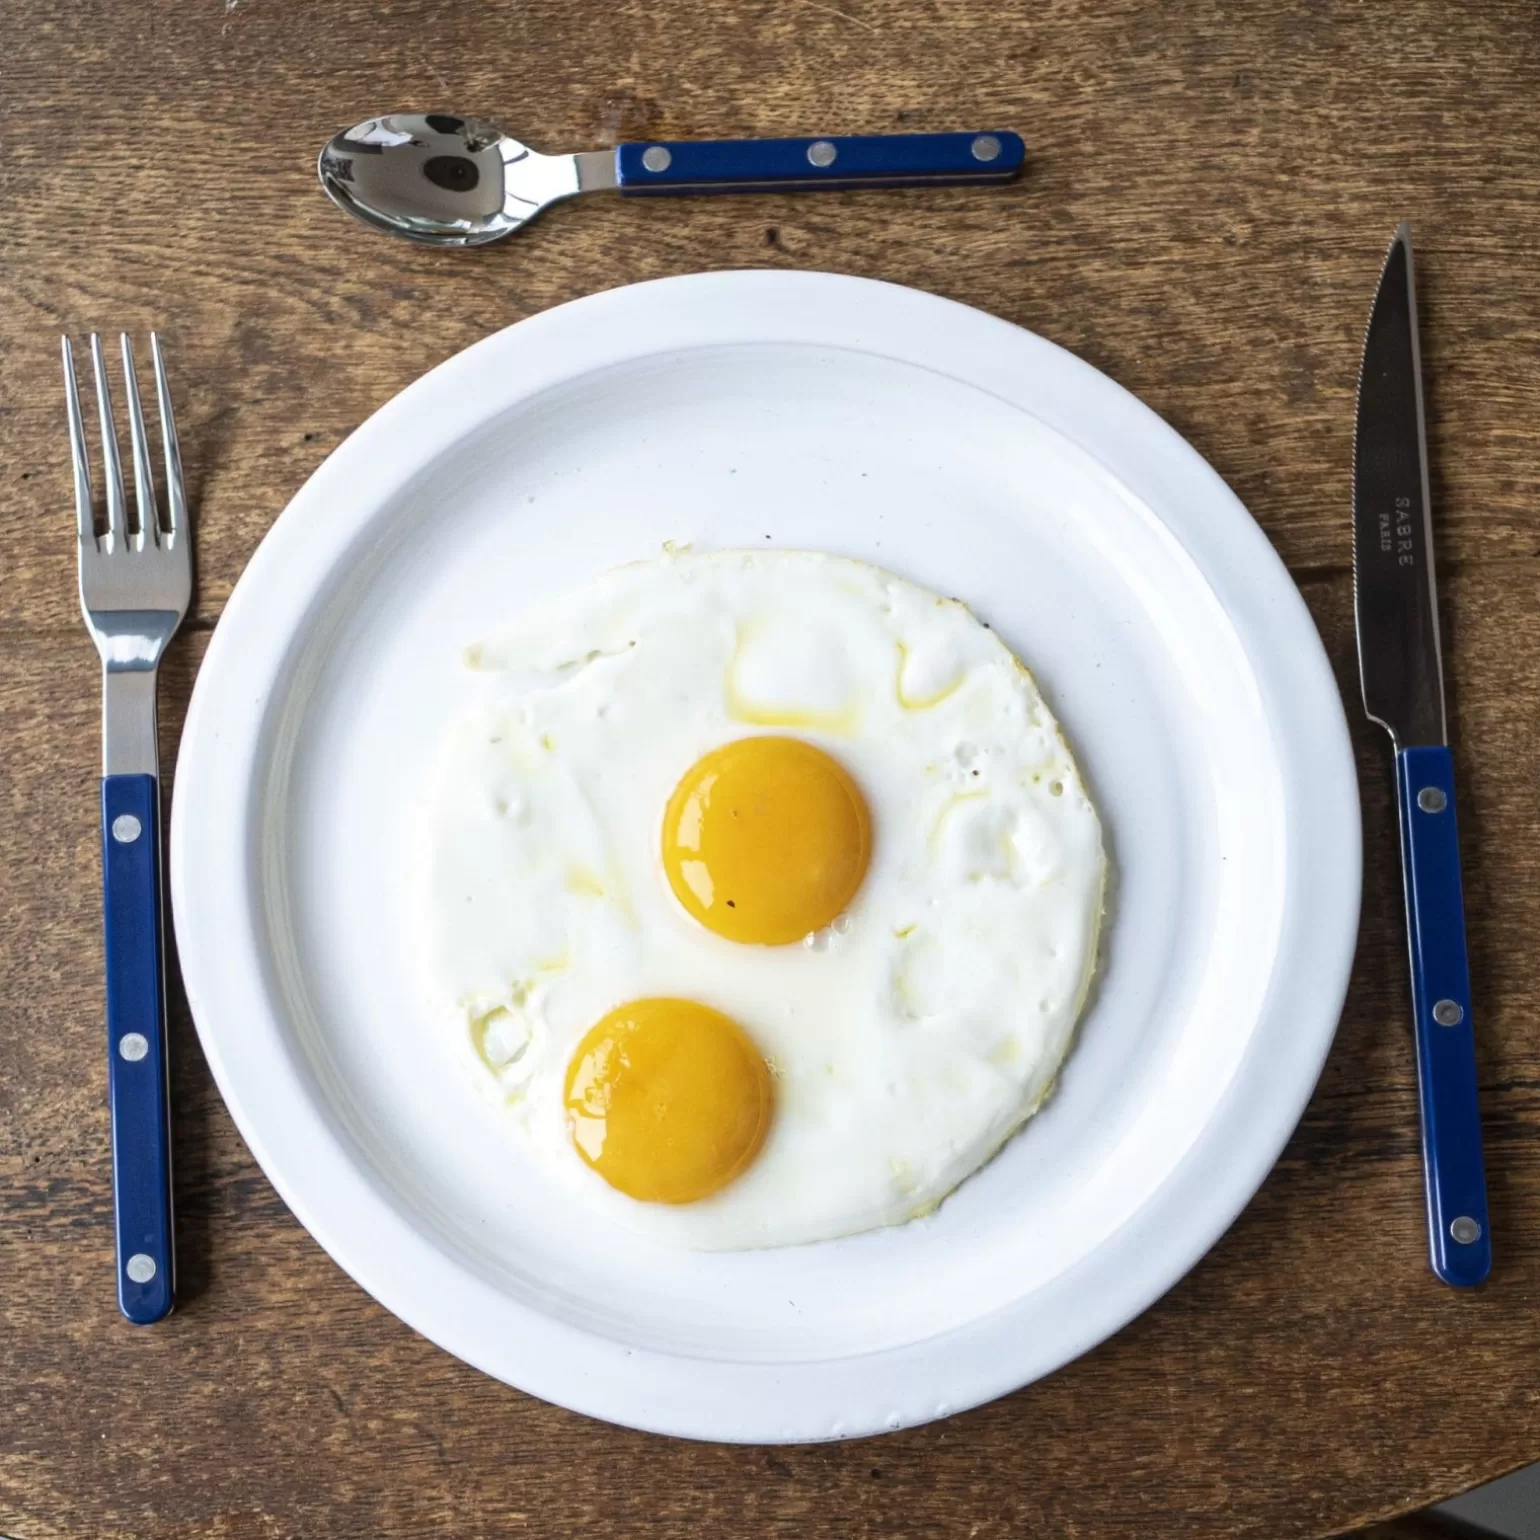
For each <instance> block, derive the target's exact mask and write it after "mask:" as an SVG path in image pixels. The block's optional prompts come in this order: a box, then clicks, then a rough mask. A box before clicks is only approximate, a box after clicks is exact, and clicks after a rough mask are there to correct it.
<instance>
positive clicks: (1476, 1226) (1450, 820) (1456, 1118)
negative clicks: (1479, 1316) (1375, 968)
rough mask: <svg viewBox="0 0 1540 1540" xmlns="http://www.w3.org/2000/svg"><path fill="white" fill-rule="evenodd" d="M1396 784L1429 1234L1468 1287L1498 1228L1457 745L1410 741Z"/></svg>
mask: <svg viewBox="0 0 1540 1540" xmlns="http://www.w3.org/2000/svg"><path fill="white" fill-rule="evenodd" d="M1396 792H1397V797H1398V800H1399V803H1400V812H1401V866H1402V873H1403V876H1404V878H1405V882H1406V922H1407V932H1408V936H1409V938H1410V943H1411V954H1412V1003H1413V1008H1414V1010H1415V1012H1416V1018H1415V1019H1416V1032H1417V1084H1418V1092H1419V1096H1420V1098H1421V1102H1422V1161H1423V1172H1424V1176H1425V1179H1426V1183H1427V1195H1428V1243H1429V1248H1430V1251H1431V1260H1432V1265H1433V1271H1434V1272H1435V1273H1436V1274H1437V1275H1438V1276H1439V1277H1440V1278H1442V1279H1443V1281H1444V1282H1445V1283H1450V1284H1454V1285H1456V1286H1457V1287H1462V1288H1469V1287H1471V1286H1472V1285H1474V1284H1478V1283H1481V1282H1482V1281H1483V1280H1485V1278H1486V1276H1487V1274H1488V1273H1490V1272H1491V1270H1492V1236H1491V1225H1490V1222H1489V1220H1488V1217H1487V1193H1486V1170H1485V1167H1484V1165H1483V1163H1482V1158H1481V1116H1480V1111H1479V1109H1478V1107H1477V1105H1476V1039H1475V1033H1474V1031H1473V1030H1472V1026H1471V1009H1470V968H1469V965H1468V963H1467V961H1466V955H1465V901H1464V898H1463V897H1462V894H1461V889H1460V840H1459V831H1458V829H1457V827H1456V825H1455V814H1454V760H1453V758H1452V756H1451V755H1450V753H1449V750H1448V749H1447V748H1442V747H1440V748H1412V749H1403V750H1402V751H1401V752H1400V753H1399V754H1398V755H1397V756H1396Z"/></svg>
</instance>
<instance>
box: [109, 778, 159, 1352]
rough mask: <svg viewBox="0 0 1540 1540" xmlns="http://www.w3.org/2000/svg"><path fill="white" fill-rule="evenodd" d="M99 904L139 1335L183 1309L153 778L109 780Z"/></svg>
mask: <svg viewBox="0 0 1540 1540" xmlns="http://www.w3.org/2000/svg"><path fill="white" fill-rule="evenodd" d="M102 900H103V910H104V913H105V918H106V942H107V1098H108V1102H109V1104H110V1106H111V1108H112V1199H113V1211H114V1223H115V1228H116V1233H117V1259H118V1308H119V1309H120V1310H121V1311H122V1312H123V1314H124V1315H125V1316H127V1317H128V1319H129V1320H130V1321H133V1322H134V1323H135V1324H136V1325H139V1326H149V1325H151V1324H152V1323H153V1322H155V1321H159V1320H162V1319H163V1318H164V1317H165V1316H167V1315H169V1314H170V1313H171V1307H172V1305H173V1304H175V1302H176V1263H175V1256H174V1252H173V1249H172V1248H173V1230H172V1219H171V1116H170V1094H169V1090H168V1085H167V1058H166V993H165V983H164V967H163V962H162V955H161V901H160V785H159V782H158V781H157V780H156V779H155V777H154V776H153V775H109V776H108V777H107V778H106V779H105V780H104V781H103V782H102Z"/></svg>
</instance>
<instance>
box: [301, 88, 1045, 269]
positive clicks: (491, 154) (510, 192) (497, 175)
mask: <svg viewBox="0 0 1540 1540" xmlns="http://www.w3.org/2000/svg"><path fill="white" fill-rule="evenodd" d="M1026 153H1027V152H1026V147H1025V146H1024V145H1023V144H1022V142H1021V136H1020V135H1019V134H1012V133H1007V132H1004V131H995V132H992V133H973V134H861V135H855V136H852V137H847V138H843V139H836V138H830V139H695V140H686V141H683V142H671V143H662V142H651V143H640V144H622V145H618V146H617V147H616V148H615V149H613V150H581V151H579V152H578V153H577V154H576V155H541V154H539V153H538V152H537V151H535V150H532V149H530V148H529V147H528V146H527V145H523V144H520V143H519V141H518V140H517V139H510V138H509V137H508V136H507V135H506V134H505V133H503V132H502V130H501V129H499V128H497V127H496V126H495V125H494V124H491V123H486V122H483V121H481V120H479V119H476V118H460V117H455V116H453V115H452V114H449V113H442V112H426V113H416V112H397V113H392V114H391V115H390V116H389V117H384V118H368V119H366V120H365V121H364V122H362V123H359V124H357V125H356V126H355V127H353V128H349V129H344V130H343V132H342V133H340V134H338V135H336V137H335V138H333V139H332V141H331V143H330V144H328V145H327V146H326V148H325V149H324V150H322V151H321V159H320V164H319V165H318V167H317V170H318V172H319V174H320V177H321V186H322V187H324V188H325V189H326V192H327V195H328V196H329V197H330V198H331V200H332V201H333V202H334V203H336V204H337V205H338V206H339V207H341V208H344V209H346V210H347V211H348V213H350V214H352V215H353V216H354V217H355V218H357V219H361V220H363V222H364V223H365V224H366V225H370V226H372V227H373V228H374V229H376V230H384V231H386V232H388V233H389V234H391V235H404V236H405V237H406V238H407V239H408V240H413V241H422V242H424V243H425V244H427V245H430V246H484V245H486V244H487V243H488V242H489V241H500V240H502V239H503V237H504V236H508V235H512V234H513V232H514V231H515V230H517V229H518V228H519V227H520V226H521V225H524V224H526V223H528V222H529V221H530V220H531V219H533V218H534V217H535V215H536V214H538V213H539V212H540V211H541V210H542V209H544V208H547V207H549V206H550V205H551V204H553V203H556V202H558V201H559V200H560V199H562V198H570V197H573V196H574V195H576V194H577V193H586V192H600V191H603V190H606V189H609V188H617V189H619V191H620V192H621V193H622V194H623V195H626V196H636V195H643V196H649V195H650V196H661V195H665V194H681V193H726V192H760V191H764V192H775V191H779V192H800V191H804V190H807V189H812V188H820V187H828V188H835V187H841V188H843V187H921V186H925V187H929V186H936V187H940V186H946V185H949V184H952V183H959V182H1009V181H1010V180H1011V179H1012V178H1013V177H1015V176H1016V175H1017V174H1018V173H1019V172H1020V170H1021V167H1022V162H1023V161H1024V160H1025V159H1026Z"/></svg>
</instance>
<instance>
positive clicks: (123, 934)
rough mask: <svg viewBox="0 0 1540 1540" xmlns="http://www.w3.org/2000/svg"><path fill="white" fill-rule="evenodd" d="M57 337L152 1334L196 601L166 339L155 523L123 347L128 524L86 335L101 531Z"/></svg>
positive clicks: (126, 1280)
mask: <svg viewBox="0 0 1540 1540" xmlns="http://www.w3.org/2000/svg"><path fill="white" fill-rule="evenodd" d="M62 341H63V353H64V399H65V405H66V408H67V410H68V414H69V429H70V451H71V454H72V456H73V458H74V465H75V515H76V521H77V535H78V539H79V548H80V607H81V609H82V610H83V611H84V612H85V619H86V627H87V629H88V630H89V631H90V633H91V640H92V641H94V642H95V643H96V650H97V652H98V653H100V654H101V659H102V907H103V915H104V930H105V939H106V959H107V1099H108V1104H109V1106H110V1107H111V1109H112V1196H113V1213H114V1230H115V1236H116V1245H117V1271H118V1308H119V1309H120V1310H121V1311H122V1312H123V1314H124V1315H125V1316H126V1317H127V1318H128V1319H129V1320H130V1321H133V1322H134V1323H135V1324H136V1325H140V1326H148V1325H150V1324H152V1323H153V1322H155V1321H159V1320H162V1319H164V1317H165V1316H167V1315H168V1314H169V1313H170V1311H171V1308H172V1306H173V1305H174V1304H175V1302H176V1253H175V1240H174V1234H173V1226H172V1215H171V1117H170V1090H169V1077H168V1065H167V1054H166V989H165V955H164V946H163V942H162V934H163V932H162V908H161V887H160V765H159V757H158V754H157V749H156V729H155V681H156V671H157V669H158V668H159V666H160V660H161V656H162V655H163V654H164V652H165V650H166V644H167V643H168V642H169V641H170V640H171V638H172V635H173V634H174V633H175V631H176V628H177V627H178V626H179V625H180V624H181V621H182V616H183V615H184V614H185V613H186V612H187V603H188V599H189V598H190V597H191V594H192V531H191V530H190V529H189V527H188V522H187V498H186V495H185V492H184V490H183V486H182V457H181V453H180V451H179V449H178V446H177V436H176V422H175V419H174V418H173V416H172V413H171V392H170V389H169V387H168V386H167V384H166V367H165V361H164V359H163V358H162V357H161V351H160V339H159V338H158V337H157V336H156V335H155V334H154V333H153V332H152V333H151V334H150V351H151V353H152V355H153V357H154V364H155V395H156V399H157V402H158V405H159V411H160V426H161V437H162V440H163V442H164V445H165V456H166V489H167V500H166V501H167V518H166V520H165V521H164V522H162V520H161V517H160V511H159V508H158V506H157V503H156V497H155V479H154V474H153V472H152V471H151V468H150V449H149V441H148V438H147V436H146V434H145V428H144V412H143V410H142V409H141V407H140V404H139V385H138V381H137V380H136V378H135V375H134V355H133V348H132V346H131V345H130V343H129V340H128V336H127V334H126V333H125V334H124V335H123V390H124V395H125V396H126V398H127V401H128V424H129V443H130V446H131V449H132V454H133V466H134V502H135V505H136V510H137V515H138V517H137V519H136V520H135V522H134V525H133V527H132V528H131V527H130V525H129V520H128V504H127V499H126V498H125V496H124V492H123V464H122V461H121V459H120V458H119V454H118V438H117V429H116V427H115V425H114V423H113V416H112V397H111V392H110V388H109V386H108V382H107V369H106V365H105V362H104V360H103V358H102V343H101V338H100V337H98V336H97V335H96V334H95V333H94V332H93V333H92V335H91V363H92V366H93V369H94V372H95V375H96V410H97V415H98V417H99V418H100V420H101V444H102V480H103V483H104V484H105V489H106V498H105V502H106V522H105V525H104V526H103V527H102V528H100V529H98V525H97V520H96V513H95V504H94V498H93V495H92V487H91V468H90V461H89V457H88V454H87V450H86V436H85V426H84V423H83V421H82V419H81V412H80V391H79V387H78V385H77V383H76V379H75V358H74V351H73V349H72V348H71V347H70V340H69V338H68V337H64V338H63V339H62Z"/></svg>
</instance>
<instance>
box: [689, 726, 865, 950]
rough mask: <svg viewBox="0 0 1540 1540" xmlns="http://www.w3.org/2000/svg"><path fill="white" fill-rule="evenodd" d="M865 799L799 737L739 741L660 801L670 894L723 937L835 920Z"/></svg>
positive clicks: (791, 934) (859, 867)
mask: <svg viewBox="0 0 1540 1540" xmlns="http://www.w3.org/2000/svg"><path fill="white" fill-rule="evenodd" d="M871 846H872V826H871V815H870V814H869V813H868V811H867V807H866V799H865V798H864V797H863V796H862V795H861V790H860V788H859V787H858V786H857V785H856V783H855V782H854V781H853V780H851V778H850V776H849V774H848V773H847V772H846V770H845V768H844V767H843V766H842V765H840V764H839V763H838V762H836V761H835V760H833V759H831V758H830V757H829V756H828V755H827V754H825V753H824V752H823V750H822V749H817V748H814V747H813V745H812V744H810V743H804V742H803V741H802V740H801V739H800V738H780V737H768V736H767V737H755V738H740V739H739V740H738V741H737V742H736V743H729V744H725V745H724V746H723V747H722V748H720V749H715V750H713V751H712V752H711V753H710V754H707V755H706V756H705V757H704V758H703V759H700V760H698V761H697V762H696V763H695V764H694V765H693V766H692V767H691V768H690V770H689V771H688V772H687V773H686V775H685V777H684V779H683V780H682V781H680V783H679V785H678V786H677V787H676V788H675V791H674V794H673V796H672V797H670V798H669V803H668V811H667V812H666V813H665V814H664V818H663V868H664V870H665V871H666V872H667V874H668V881H669V886H670V887H672V888H673V890H674V894H675V896H676V897H677V898H678V899H679V902H680V903H681V904H683V905H684V907H685V908H686V909H687V910H689V912H690V913H691V914H692V915H694V916H695V918H696V919H697V920H699V921H700V922H701V924H702V925H704V926H705V927H706V928H707V929H708V930H714V931H715V932H716V933H717V934H718V935H719V936H726V937H727V938H728V940H730V941H748V942H758V943H760V944H761V945H764V946H780V945H784V944H785V943H786V942H788V941H800V940H801V939H802V938H803V937H804V936H807V935H810V934H811V933H812V932H813V931H816V930H818V929H819V928H820V927H822V926H824V925H827V924H828V923H829V922H830V921H831V920H833V919H835V918H836V917H837V916H838V915H839V914H840V912H841V911H842V910H843V909H844V908H845V906H846V905H847V904H848V903H849V902H850V900H851V899H852V898H854V897H855V894H856V889H857V888H859V887H860V886H861V879H862V878H863V877H864V876H865V875H866V865H867V862H868V860H869V859H870V857H871Z"/></svg>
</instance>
